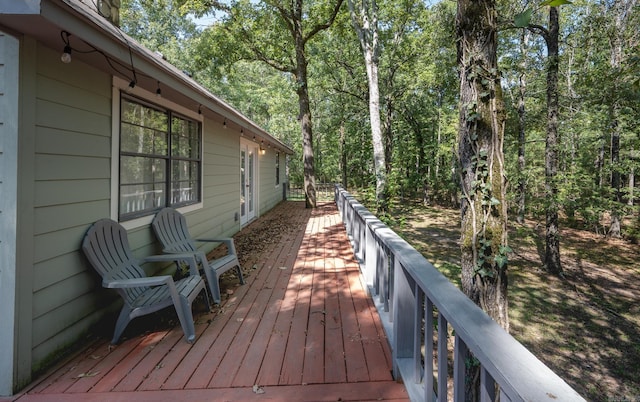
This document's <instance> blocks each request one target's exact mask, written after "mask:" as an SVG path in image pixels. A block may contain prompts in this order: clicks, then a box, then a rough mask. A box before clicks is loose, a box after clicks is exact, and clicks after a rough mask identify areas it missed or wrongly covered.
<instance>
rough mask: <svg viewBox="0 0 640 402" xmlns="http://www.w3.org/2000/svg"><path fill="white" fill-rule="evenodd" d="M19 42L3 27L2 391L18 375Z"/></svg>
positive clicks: (0, 163) (0, 172) (0, 178)
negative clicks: (16, 367)
mask: <svg viewBox="0 0 640 402" xmlns="http://www.w3.org/2000/svg"><path fill="white" fill-rule="evenodd" d="M19 55H20V53H19V42H18V40H17V39H16V38H14V37H12V36H9V35H6V34H4V33H3V32H1V31H0V110H1V111H2V113H0V317H2V319H3V325H1V326H0V344H1V345H3V347H1V348H0V373H3V374H2V375H0V395H6V394H9V393H10V392H11V387H12V384H13V378H14V375H15V373H14V361H15V359H14V357H15V348H14V345H15V343H16V339H15V326H14V325H15V324H16V321H15V317H16V313H17V311H16V308H17V306H16V271H15V267H16V258H17V255H16V253H17V247H18V246H17V241H16V230H17V208H18V199H17V196H18V194H17V188H18V181H17V178H18V176H17V172H18V159H17V156H18V79H19V74H18V70H19V65H20V62H19Z"/></svg>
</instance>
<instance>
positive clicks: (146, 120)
mask: <svg viewBox="0 0 640 402" xmlns="http://www.w3.org/2000/svg"><path fill="white" fill-rule="evenodd" d="M121 104H122V116H121V120H122V122H123V123H132V124H136V125H139V126H142V127H148V128H153V129H156V130H158V131H164V132H167V131H169V130H168V127H167V124H168V123H169V121H168V118H167V112H165V111H162V110H157V109H153V108H151V107H148V106H145V105H142V104H140V103H136V102H134V101H131V100H129V99H126V98H123V99H122V102H121Z"/></svg>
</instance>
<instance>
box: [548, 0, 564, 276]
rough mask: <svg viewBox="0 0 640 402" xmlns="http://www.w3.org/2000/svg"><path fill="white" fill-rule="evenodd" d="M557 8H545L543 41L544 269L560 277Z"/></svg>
mask: <svg viewBox="0 0 640 402" xmlns="http://www.w3.org/2000/svg"><path fill="white" fill-rule="evenodd" d="M558 14H559V12H558V8H557V7H549V32H548V35H547V37H546V39H547V138H546V145H545V153H544V157H545V158H544V159H545V196H546V200H547V205H546V235H545V254H544V269H545V270H546V271H547V272H550V273H552V274H555V275H561V274H562V265H561V263H560V232H559V226H558V183H557V174H558V63H559V53H558V47H559V31H560V27H559V16H558Z"/></svg>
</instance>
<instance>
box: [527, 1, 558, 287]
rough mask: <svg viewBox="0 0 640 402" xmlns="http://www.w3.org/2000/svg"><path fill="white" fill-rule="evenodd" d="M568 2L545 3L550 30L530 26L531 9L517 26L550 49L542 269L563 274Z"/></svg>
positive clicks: (548, 51)
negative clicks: (561, 136)
mask: <svg viewBox="0 0 640 402" xmlns="http://www.w3.org/2000/svg"><path fill="white" fill-rule="evenodd" d="M567 3H569V1H568V0H546V1H545V2H543V3H542V4H541V6H549V26H548V28H544V27H542V26H540V25H535V24H531V23H530V19H531V15H532V13H533V11H532V10H531V9H529V10H527V11H525V12H524V13H522V14H520V15H518V16H516V26H518V27H527V28H528V29H529V30H531V31H532V32H534V33H537V34H539V35H540V36H542V37H543V38H544V41H545V43H546V45H547V135H546V140H545V153H544V158H545V162H544V165H545V202H546V205H545V215H546V231H545V253H544V261H543V266H544V269H545V270H546V271H547V272H550V273H552V274H556V275H561V274H562V264H561V262H560V230H559V219H558V209H559V206H558V181H557V180H558V179H557V175H558V146H559V142H558V69H559V67H558V66H559V62H560V53H559V43H560V40H559V37H560V22H559V11H558V6H560V5H562V4H567Z"/></svg>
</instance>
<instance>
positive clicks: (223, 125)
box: [222, 117, 227, 128]
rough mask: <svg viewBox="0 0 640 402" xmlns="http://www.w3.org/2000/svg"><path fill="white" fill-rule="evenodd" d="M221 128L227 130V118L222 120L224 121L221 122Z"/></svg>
mask: <svg viewBox="0 0 640 402" xmlns="http://www.w3.org/2000/svg"><path fill="white" fill-rule="evenodd" d="M222 127H224V128H227V118H226V117H225V118H224V121H223V122H222Z"/></svg>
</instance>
